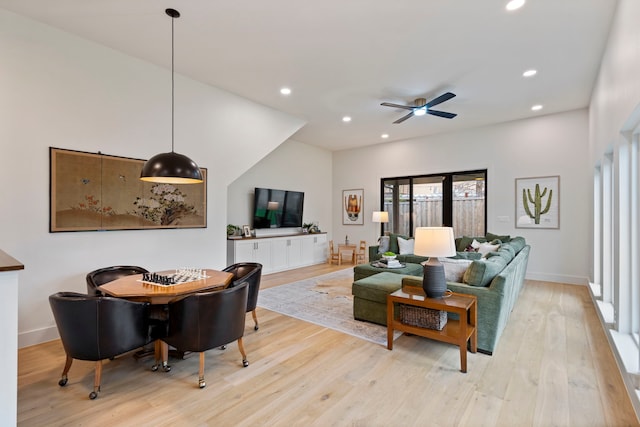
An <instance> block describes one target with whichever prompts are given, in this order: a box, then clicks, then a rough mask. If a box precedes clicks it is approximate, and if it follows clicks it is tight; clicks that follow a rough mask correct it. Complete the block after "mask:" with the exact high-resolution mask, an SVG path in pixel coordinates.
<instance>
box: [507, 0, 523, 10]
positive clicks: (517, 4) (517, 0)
mask: <svg viewBox="0 0 640 427" xmlns="http://www.w3.org/2000/svg"><path fill="white" fill-rule="evenodd" d="M522 6H524V0H511V1H510V2H509V3H507V6H506V8H507V10H516V9H520V8H521V7H522Z"/></svg>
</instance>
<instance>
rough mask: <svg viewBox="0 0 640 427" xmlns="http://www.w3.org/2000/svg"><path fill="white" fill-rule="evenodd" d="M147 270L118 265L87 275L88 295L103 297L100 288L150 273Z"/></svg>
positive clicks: (133, 266)
mask: <svg viewBox="0 0 640 427" xmlns="http://www.w3.org/2000/svg"><path fill="white" fill-rule="evenodd" d="M148 272H149V270H147V269H146V268H142V267H138V266H135V265H116V266H113V267H104V268H99V269H97V270H93V271H92V272H90V273H88V274H87V278H86V279H87V294H89V295H94V296H103V295H104V294H103V293H102V292H101V291H100V290H99V289H98V286H100V285H104V284H105V283H108V282H112V281H114V280H116V279H119V278H121V277H124V276H131V275H134V274H142V273H148Z"/></svg>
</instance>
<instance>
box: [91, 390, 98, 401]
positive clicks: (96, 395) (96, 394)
mask: <svg viewBox="0 0 640 427" xmlns="http://www.w3.org/2000/svg"><path fill="white" fill-rule="evenodd" d="M96 397H98V393H96V392H95V391H92V392H91V393H89V399H91V400H94V399H95V398H96Z"/></svg>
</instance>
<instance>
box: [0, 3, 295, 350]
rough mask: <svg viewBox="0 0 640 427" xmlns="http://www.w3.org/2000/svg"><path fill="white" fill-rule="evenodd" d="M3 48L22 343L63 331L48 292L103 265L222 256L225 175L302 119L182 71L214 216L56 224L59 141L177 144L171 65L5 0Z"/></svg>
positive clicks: (4, 136)
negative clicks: (91, 228) (146, 225)
mask: <svg viewBox="0 0 640 427" xmlns="http://www.w3.org/2000/svg"><path fill="white" fill-rule="evenodd" d="M0 52H2V55H1V56H2V60H1V61H0V93H2V96H0V120H1V124H0V144H1V147H2V154H1V156H0V182H1V183H2V184H1V185H2V209H0V246H1V247H2V249H3V250H5V251H6V252H8V253H10V254H12V255H13V256H14V257H16V258H17V259H20V261H21V262H23V263H24V265H25V270H24V272H22V274H21V279H20V290H19V332H20V337H19V345H20V346H25V345H30V344H34V343H38V342H42V341H46V340H49V339H52V338H55V337H56V336H57V331H56V329H55V326H53V325H54V323H53V318H52V315H51V310H50V308H49V303H48V300H47V298H48V296H49V295H50V294H52V293H54V292H56V291H60V290H69V291H85V289H86V288H85V275H86V273H87V272H89V271H91V270H93V269H96V268H99V267H104V266H108V265H118V264H134V265H141V266H144V267H146V268H148V269H150V270H162V269H168V268H174V267H176V266H180V265H188V266H194V267H211V268H221V267H223V266H224V265H225V263H226V241H225V240H226V239H225V237H226V223H227V207H226V203H227V186H228V185H229V183H231V182H232V181H233V180H235V179H236V178H237V177H238V176H240V175H241V174H242V173H244V172H245V171H246V170H247V169H248V168H249V167H251V166H252V165H253V164H255V163H256V162H257V161H258V160H259V159H261V158H262V157H264V156H265V155H266V154H267V153H269V152H270V151H272V150H273V149H274V148H276V147H277V146H278V145H279V144H281V143H282V142H283V141H285V140H286V139H287V138H288V137H289V136H290V135H291V134H293V133H294V132H295V131H296V130H297V129H299V128H300V126H302V124H303V122H302V121H301V120H299V119H297V118H294V117H291V116H288V115H285V114H283V113H280V112H277V111H275V110H272V109H269V108H266V107H264V106H260V105H257V104H254V103H251V102H249V101H247V100H245V99H243V98H240V97H237V96H235V95H232V94H229V93H226V92H223V91H221V90H218V89H216V88H213V87H210V86H206V85H203V84H200V83H198V82H195V81H193V80H190V79H187V78H184V77H182V76H180V75H176V83H175V87H176V110H175V112H176V117H175V139H176V142H175V144H176V151H178V152H180V153H183V154H186V155H188V156H189V157H191V158H193V159H194V160H196V161H197V162H198V164H199V165H200V166H202V167H206V168H208V173H209V175H208V192H207V199H208V212H207V225H208V227H207V228H206V229H190V230H141V231H109V232H78V233H55V234H50V233H49V232H48V224H49V151H48V148H49V146H54V147H60V148H68V149H75V150H80V151H89V152H97V151H101V152H102V153H105V154H113V155H118V156H125V157H134V158H149V157H151V156H152V155H154V154H157V153H158V152H164V151H169V150H170V148H171V92H170V88H171V73H170V70H168V69H165V68H160V67H157V66H155V65H152V64H149V63H146V62H143V61H140V60H137V59H134V58H131V57H128V56H126V55H123V54H121V53H119V52H116V51H114V50H111V49H108V48H106V47H103V46H100V45H97V44H94V43H91V42H88V41H86V40H83V39H80V38H78V37H75V36H72V35H70V34H68V33H64V32H61V31H59V30H56V29H54V28H52V27H49V26H46V25H42V24H40V23H37V22H35V21H31V20H28V19H24V18H22V17H20V16H19V15H15V14H13V13H10V12H6V11H3V10H1V9H0ZM168 65H169V64H168Z"/></svg>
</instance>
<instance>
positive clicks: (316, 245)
mask: <svg viewBox="0 0 640 427" xmlns="http://www.w3.org/2000/svg"><path fill="white" fill-rule="evenodd" d="M313 238H314V241H313V264H322V263H324V262H327V259H328V258H329V254H328V247H327V235H326V234H318V235H316V236H313Z"/></svg>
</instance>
